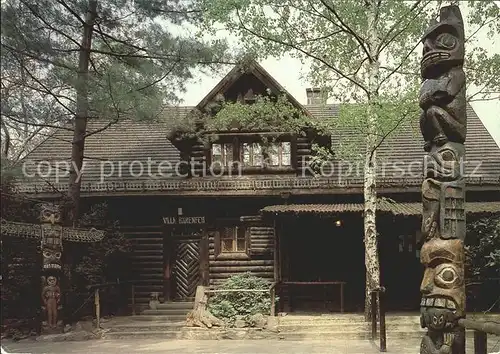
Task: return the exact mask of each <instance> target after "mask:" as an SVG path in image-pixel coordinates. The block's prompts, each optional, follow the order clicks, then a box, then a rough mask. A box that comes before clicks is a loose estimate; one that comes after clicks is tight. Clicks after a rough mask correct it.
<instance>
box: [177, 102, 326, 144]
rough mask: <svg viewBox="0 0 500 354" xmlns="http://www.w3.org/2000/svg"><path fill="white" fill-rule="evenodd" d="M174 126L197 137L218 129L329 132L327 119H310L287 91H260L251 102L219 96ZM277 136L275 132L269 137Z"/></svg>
mask: <svg viewBox="0 0 500 354" xmlns="http://www.w3.org/2000/svg"><path fill="white" fill-rule="evenodd" d="M173 126H174V128H173V130H174V131H175V132H176V133H177V138H179V139H183V138H184V139H185V138H194V137H197V138H200V139H203V140H207V139H208V140H209V141H210V140H214V139H216V138H217V132H220V131H231V130H241V131H254V132H261V131H273V132H276V133H277V134H279V133H282V134H299V135H304V134H306V132H307V131H308V130H313V131H315V132H316V133H319V134H325V135H329V134H330V127H329V126H328V124H327V123H326V122H324V121H321V120H318V119H311V118H310V117H309V116H308V115H307V114H306V113H305V112H304V111H303V110H302V109H301V108H297V107H295V106H294V105H293V104H292V103H291V102H290V101H289V100H288V98H287V97H286V95H279V96H277V97H275V96H270V95H257V96H256V97H255V102H253V103H251V104H248V103H244V102H239V101H237V102H230V101H224V100H223V98H220V99H219V100H218V101H217V102H214V103H212V105H209V109H208V112H205V113H201V112H199V113H198V115H188V116H186V117H183V118H182V119H181V120H180V121H179V122H175V123H174V124H173ZM274 138H276V136H273V137H269V138H268V140H272V139H274ZM265 139H266V138H265V137H263V140H265Z"/></svg>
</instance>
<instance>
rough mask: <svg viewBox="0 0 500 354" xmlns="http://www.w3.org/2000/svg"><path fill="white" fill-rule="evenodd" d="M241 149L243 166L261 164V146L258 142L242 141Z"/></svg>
mask: <svg viewBox="0 0 500 354" xmlns="http://www.w3.org/2000/svg"><path fill="white" fill-rule="evenodd" d="M241 151H242V154H243V156H242V161H243V165H244V166H262V162H263V156H262V146H261V145H260V144H259V143H243V145H242V148H241Z"/></svg>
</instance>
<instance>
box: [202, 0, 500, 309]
mask: <svg viewBox="0 0 500 354" xmlns="http://www.w3.org/2000/svg"><path fill="white" fill-rule="evenodd" d="M199 2H200V6H201V7H202V9H203V11H204V16H205V17H204V20H205V22H204V24H205V26H206V27H205V28H204V30H207V29H208V30H210V29H211V30H212V31H213V32H212V33H213V34H214V35H216V34H217V31H219V30H220V29H224V30H226V31H227V33H230V34H231V35H232V36H238V39H239V40H240V43H241V45H242V47H243V48H245V49H246V50H247V51H250V52H252V53H254V55H257V56H260V57H261V58H266V57H269V56H273V57H280V56H282V55H284V54H289V55H291V56H293V57H296V58H299V59H300V60H302V63H303V64H306V65H308V66H309V67H310V70H309V72H308V76H309V79H310V82H311V83H313V84H314V85H315V86H319V87H322V88H323V90H325V91H326V92H328V93H329V97H330V98H333V99H335V100H336V101H339V102H342V103H346V102H349V103H354V104H351V105H345V106H344V107H343V108H342V109H341V113H340V117H339V118H338V120H337V123H338V124H348V125H351V126H354V127H356V128H357V129H358V132H359V133H360V136H364V137H366V138H365V139H364V142H363V144H362V145H363V156H362V159H363V163H364V193H363V194H364V201H365V209H364V243H365V265H366V294H365V295H366V301H365V314H366V317H367V318H369V317H370V316H371V314H370V296H369V295H370V292H371V290H373V289H376V288H378V287H379V286H380V267H379V259H378V251H377V228H376V217H375V215H376V210H377V184H376V161H377V156H376V152H377V148H378V147H379V146H380V145H381V144H382V143H383V141H384V139H386V137H387V136H388V135H389V134H391V133H393V132H394V131H395V130H397V128H398V126H399V125H400V124H401V123H402V122H403V121H404V120H407V119H409V118H412V119H415V117H418V116H419V110H418V106H417V95H416V93H417V91H418V86H419V60H420V56H421V53H420V47H419V44H420V37H421V35H422V34H423V32H424V30H425V28H426V27H427V26H428V24H429V20H430V19H431V18H437V16H438V13H439V12H438V10H439V8H440V7H441V6H443V5H446V2H444V1H430V0H414V1H399V0H364V1H352V0H335V1H334V0H199ZM465 3H466V2H465V1H463V2H460V4H461V5H462V4H463V6H466V5H467V7H468V10H469V16H468V23H467V31H468V41H469V42H472V41H473V40H474V37H475V35H476V34H477V33H479V32H481V31H483V32H484V30H488V35H489V36H490V37H493V36H494V35H495V34H496V35H498V34H499V33H500V24H499V9H498V6H496V5H495V3H494V2H493V1H471V2H468V4H465ZM466 69H467V70H468V80H469V84H472V86H474V85H475V86H476V88H475V91H474V93H472V94H471V96H473V97H476V98H477V97H481V98H482V99H492V98H495V97H496V98H498V97H499V91H500V82H499V76H498V75H495V74H493V73H494V72H499V71H500V55H498V54H489V53H488V52H487V50H486V49H484V48H481V47H475V48H474V50H470V51H469V52H468V57H467V67H466ZM479 84H481V85H479ZM469 93H471V92H470V91H469ZM417 120H418V119H417ZM416 138H417V137H416Z"/></svg>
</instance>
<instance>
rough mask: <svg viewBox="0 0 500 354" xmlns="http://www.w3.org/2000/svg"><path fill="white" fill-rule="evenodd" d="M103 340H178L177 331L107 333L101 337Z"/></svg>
mask: <svg viewBox="0 0 500 354" xmlns="http://www.w3.org/2000/svg"><path fill="white" fill-rule="evenodd" d="M103 338H104V339H152V338H156V339H159V338H161V339H162V340H164V339H180V338H179V331H168V330H159V331H134V330H131V331H120V332H107V333H106V334H104V336H103Z"/></svg>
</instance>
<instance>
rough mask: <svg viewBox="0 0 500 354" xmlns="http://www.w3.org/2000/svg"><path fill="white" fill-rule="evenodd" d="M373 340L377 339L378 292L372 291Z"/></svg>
mask: <svg viewBox="0 0 500 354" xmlns="http://www.w3.org/2000/svg"><path fill="white" fill-rule="evenodd" d="M371 295H372V311H371V312H372V340H375V338H376V337H377V292H376V291H372V293H371Z"/></svg>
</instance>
